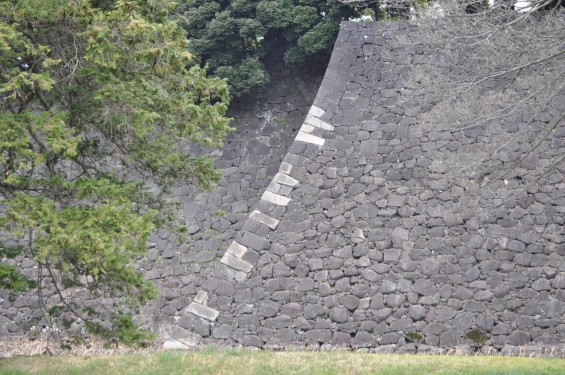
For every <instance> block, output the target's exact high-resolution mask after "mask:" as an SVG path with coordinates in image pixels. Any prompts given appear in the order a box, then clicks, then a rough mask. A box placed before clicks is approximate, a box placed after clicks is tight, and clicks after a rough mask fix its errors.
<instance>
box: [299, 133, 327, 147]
mask: <svg viewBox="0 0 565 375" xmlns="http://www.w3.org/2000/svg"><path fill="white" fill-rule="evenodd" d="M295 140H296V141H299V142H304V143H312V144H314V145H317V146H323V145H324V142H325V140H324V138H320V137H317V136H315V135H312V134H308V133H304V132H302V131H299V132H298V134H297V135H296V138H295Z"/></svg>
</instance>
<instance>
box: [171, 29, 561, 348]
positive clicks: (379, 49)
mask: <svg viewBox="0 0 565 375" xmlns="http://www.w3.org/2000/svg"><path fill="white" fill-rule="evenodd" d="M410 33H417V30H414V29H413V28H412V27H409V26H407V25H401V24H388V25H386V24H363V23H351V22H345V23H343V24H342V29H341V31H340V34H339V37H338V40H337V42H336V44H335V48H334V51H333V54H332V57H331V60H330V63H329V66H328V69H327V71H326V74H325V77H324V80H323V82H322V85H321V87H320V89H319V91H318V94H317V96H316V99H315V101H314V105H313V106H312V107H311V108H310V111H309V114H308V116H307V117H306V119H305V121H304V124H303V125H302V127H301V128H300V131H299V132H298V134H297V136H296V138H295V141H294V143H293V144H292V146H291V147H290V149H289V152H288V154H287V155H286V156H285V158H284V161H283V163H282V164H281V165H280V168H279V171H278V173H277V174H276V175H275V176H274V178H273V179H272V181H271V183H270V184H269V185H268V186H267V188H266V190H265V192H264V193H263V195H262V197H261V200H260V201H259V203H258V204H257V206H256V209H255V210H254V211H253V212H252V213H251V214H250V216H249V219H248V220H247V221H245V223H244V224H243V227H242V229H241V230H240V231H239V232H238V233H237V235H236V236H235V240H234V241H233V242H232V243H231V245H230V246H229V247H228V249H227V251H226V253H225V254H224V255H223V257H222V258H221V261H220V264H218V265H217V266H216V268H215V269H214V271H213V272H212V274H210V275H209V277H207V278H206V280H203V282H202V285H201V288H200V289H198V290H195V291H198V294H197V295H196V296H195V297H194V298H193V299H192V302H191V304H190V305H189V306H188V309H187V310H186V311H184V312H183V315H182V317H181V318H180V319H179V320H178V325H177V327H176V330H175V331H174V332H171V337H170V338H169V339H168V340H167V342H166V346H167V347H183V346H184V345H187V346H190V345H195V344H207V343H219V344H227V345H244V346H252V347H261V348H289V347H293V348H309V349H310V348H314V349H316V348H320V347H321V348H331V347H336V346H339V347H351V348H372V349H373V350H375V351H382V352H390V351H397V352H420V353H429V352H437V351H440V352H441V351H442V350H449V349H454V348H459V349H464V350H465V351H468V352H472V351H475V350H480V351H482V352H484V353H492V352H496V351H502V352H503V353H507V354H532V353H537V354H542V353H545V354H547V353H552V354H554V355H564V354H565V345H564V344H565V319H564V312H565V242H564V239H565V236H564V235H565V229H564V226H563V221H564V216H563V213H564V212H565V180H564V178H563V171H564V168H565V165H563V163H562V164H561V165H559V166H558V168H557V169H556V170H555V171H554V173H553V174H552V175H551V177H548V178H547V179H546V180H543V181H540V183H539V184H538V185H537V186H531V187H530V188H529V189H528V190H527V191H525V192H523V193H522V194H518V195H516V196H514V197H512V196H511V197H510V199H506V200H505V202H504V204H502V205H500V206H499V207H497V208H496V209H494V208H489V207H487V206H483V205H482V204H483V203H484V199H482V198H483V192H484V190H485V186H484V185H481V184H482V180H481V179H480V176H477V175H476V174H475V173H474V172H473V171H465V170H457V169H455V168H452V166H450V165H448V163H447V160H449V158H447V157H446V155H448V154H450V153H452V154H453V153H458V152H460V151H461V152H463V150H466V151H469V150H483V146H482V142H485V140H484V137H481V134H480V132H476V131H474V132H464V131H456V130H452V131H441V130H437V129H433V128H431V129H430V128H429V127H425V126H423V125H422V121H421V117H422V116H423V115H424V114H425V112H426V111H429V110H430V109H431V108H432V107H433V105H432V103H430V100H429V99H427V98H426V95H425V93H422V92H418V90H417V88H414V87H410V86H409V85H408V84H407V80H408V78H407V77H408V76H409V73H410V70H411V69H413V68H414V66H416V65H417V64H419V63H420V62H424V61H425V60H426V56H425V55H426V53H425V52H424V50H425V46H424V45H423V44H422V43H420V44H419V45H413V46H412V47H411V48H409V47H404V48H392V47H391V45H390V44H391V43H392V38H393V36H394V35H398V34H410ZM416 39H417V38H416ZM430 55H433V53H430ZM564 100H565V93H563V95H562V96H561V97H559V98H557V99H556V101H555V103H556V109H557V111H556V112H557V113H559V112H561V111H562V110H563V106H562V105H560V104H559V103H563V101H564ZM501 131H503V130H501ZM563 135H564V132H563V128H560V130H559V131H558V132H554V134H553V139H550V140H549V142H547V143H548V144H549V145H550V146H548V147H553V148H554V149H555V150H554V151H560V152H562V151H563V147H564V145H563V143H562V137H563ZM486 141H487V142H488V140H486ZM523 152H527V149H524V151H523ZM542 155H543V154H542ZM518 156H519V155H518ZM493 158H500V160H498V161H499V162H501V163H503V164H504V163H508V162H509V161H508V160H503V159H504V158H506V156H505V155H501V156H499V157H498V156H493ZM536 163H537V164H536ZM534 164H536V166H534V168H530V166H526V167H524V166H519V167H518V168H517V169H516V171H515V173H514V174H512V175H511V176H510V177H508V178H509V179H511V180H512V179H513V178H515V179H516V180H522V179H524V180H528V178H527V177H528V175H529V174H531V171H532V169H535V168H536V167H540V166H542V165H544V160H543V156H542V157H541V158H540V159H537V161H536V162H534ZM546 164H547V163H546ZM506 165H508V164H506ZM508 183H509V182H508V181H505V184H508ZM510 183H512V181H510ZM505 184H503V185H505ZM496 189H497V185H496V184H495V185H489V190H490V191H491V192H492V191H493V190H494V194H495V195H496V193H497V191H496Z"/></svg>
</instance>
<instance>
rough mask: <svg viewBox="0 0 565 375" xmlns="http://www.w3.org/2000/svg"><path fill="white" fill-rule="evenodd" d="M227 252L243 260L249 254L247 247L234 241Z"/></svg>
mask: <svg viewBox="0 0 565 375" xmlns="http://www.w3.org/2000/svg"><path fill="white" fill-rule="evenodd" d="M227 252H228V253H230V254H232V255H234V256H236V257H238V258H240V259H241V258H243V256H244V255H245V253H246V252H247V247H245V246H243V245H242V244H240V243H237V242H235V241H233V242H232V243H231V245H230V247H228V250H227Z"/></svg>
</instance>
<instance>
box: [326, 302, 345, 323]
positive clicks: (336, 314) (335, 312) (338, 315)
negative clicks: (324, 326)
mask: <svg viewBox="0 0 565 375" xmlns="http://www.w3.org/2000/svg"><path fill="white" fill-rule="evenodd" d="M349 316H350V313H349V310H348V309H347V308H345V307H343V306H336V307H333V308H331V309H330V319H331V320H332V321H334V322H336V323H345V322H347V320H348V319H349Z"/></svg>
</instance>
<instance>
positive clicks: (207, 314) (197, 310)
mask: <svg viewBox="0 0 565 375" xmlns="http://www.w3.org/2000/svg"><path fill="white" fill-rule="evenodd" d="M186 311H187V312H189V313H192V314H194V315H198V316H200V317H202V318H204V319H207V320H210V321H212V322H213V321H214V320H216V319H217V318H218V315H219V314H220V312H219V311H218V310H215V309H213V308H211V307H208V306H204V305H201V304H199V303H196V302H192V303H191V304H190V305H189V306H188V309H186Z"/></svg>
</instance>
